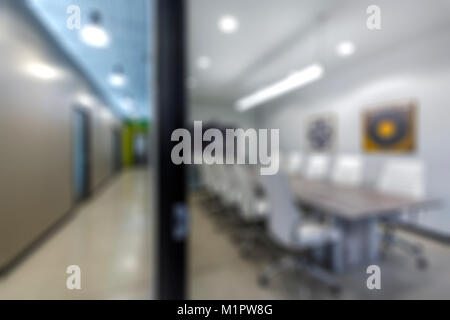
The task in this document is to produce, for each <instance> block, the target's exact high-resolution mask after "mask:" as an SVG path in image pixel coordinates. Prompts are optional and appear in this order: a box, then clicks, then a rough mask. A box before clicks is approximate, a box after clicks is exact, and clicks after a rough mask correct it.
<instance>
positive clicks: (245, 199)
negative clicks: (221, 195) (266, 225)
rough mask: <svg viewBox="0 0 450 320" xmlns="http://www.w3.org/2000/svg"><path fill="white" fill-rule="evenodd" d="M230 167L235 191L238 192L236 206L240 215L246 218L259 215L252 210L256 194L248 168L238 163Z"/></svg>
mask: <svg viewBox="0 0 450 320" xmlns="http://www.w3.org/2000/svg"><path fill="white" fill-rule="evenodd" d="M232 168H233V175H234V180H235V181H236V191H237V192H238V193H239V196H238V206H239V209H240V210H239V213H240V214H241V217H242V218H243V219H244V220H247V219H252V218H254V217H256V216H259V214H258V212H257V211H256V210H254V208H255V205H256V202H257V196H256V187H255V185H254V184H253V179H252V177H251V172H250V168H249V167H248V166H245V165H239V164H236V165H234V166H233V167H232Z"/></svg>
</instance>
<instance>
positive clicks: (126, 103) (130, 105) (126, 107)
mask: <svg viewBox="0 0 450 320" xmlns="http://www.w3.org/2000/svg"><path fill="white" fill-rule="evenodd" d="M120 105H121V107H122V110H123V111H124V112H125V113H128V114H131V113H134V112H135V111H136V110H135V108H134V100H133V98H131V97H125V98H123V99H122V101H121V104H120Z"/></svg>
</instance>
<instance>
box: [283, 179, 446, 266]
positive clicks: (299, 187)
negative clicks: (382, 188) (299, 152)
mask: <svg viewBox="0 0 450 320" xmlns="http://www.w3.org/2000/svg"><path fill="white" fill-rule="evenodd" d="M289 181H290V184H291V187H292V191H293V194H294V197H295V198H296V199H297V200H298V201H299V203H300V204H301V205H304V206H307V207H310V208H312V209H313V210H314V211H315V212H318V213H320V214H322V215H324V216H327V217H329V218H331V219H332V221H333V223H334V225H335V226H336V227H337V228H338V229H339V230H340V231H341V236H342V255H341V259H340V260H341V261H339V263H338V265H339V266H338V268H337V269H338V270H337V271H346V270H351V269H354V268H356V267H361V266H365V265H368V264H370V263H375V262H377V261H378V259H379V255H380V249H381V248H380V247H381V241H382V239H381V233H380V228H379V226H380V222H381V221H382V220H383V219H388V218H393V217H396V216H399V215H401V214H413V213H415V212H423V211H425V210H427V209H430V208H432V207H435V206H436V205H437V204H438V201H436V200H432V199H427V198H410V197H403V196H396V195H392V194H386V193H380V192H378V191H376V190H373V189H370V188H366V187H358V188H353V187H345V186H339V185H336V184H332V183H328V182H318V181H311V180H307V179H304V178H302V177H290V178H289Z"/></svg>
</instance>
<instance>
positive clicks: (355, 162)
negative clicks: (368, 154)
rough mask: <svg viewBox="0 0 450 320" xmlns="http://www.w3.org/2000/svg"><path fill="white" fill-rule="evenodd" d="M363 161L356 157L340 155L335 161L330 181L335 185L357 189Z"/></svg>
mask: <svg viewBox="0 0 450 320" xmlns="http://www.w3.org/2000/svg"><path fill="white" fill-rule="evenodd" d="M362 173H363V161H362V159H361V157H360V156H358V155H340V156H338V158H337V159H336V161H335V164H334V166H333V170H332V173H331V181H332V182H333V183H335V184H337V185H341V186H346V187H357V186H360V185H361V183H362Z"/></svg>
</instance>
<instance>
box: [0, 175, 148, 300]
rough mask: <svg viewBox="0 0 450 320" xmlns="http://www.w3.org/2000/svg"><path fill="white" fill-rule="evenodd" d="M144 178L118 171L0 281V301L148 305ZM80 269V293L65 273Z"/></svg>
mask: <svg viewBox="0 0 450 320" xmlns="http://www.w3.org/2000/svg"><path fill="white" fill-rule="evenodd" d="M149 181H150V177H149V175H148V173H147V170H143V169H142V170H130V171H124V172H123V173H122V174H120V175H119V176H117V177H115V178H114V179H113V180H111V183H110V184H108V185H106V186H105V187H104V189H102V190H100V192H99V194H97V195H96V196H95V197H94V198H93V199H92V200H90V201H89V202H87V203H85V204H83V205H82V206H81V207H80V208H79V212H77V213H76V215H74V217H73V218H72V219H71V220H70V221H68V223H66V224H65V225H64V226H63V227H62V228H61V229H60V230H58V231H57V232H56V233H55V234H54V235H53V236H52V237H51V238H50V239H47V241H45V242H44V243H43V244H42V245H41V246H40V247H38V248H37V249H36V250H35V251H33V252H32V253H31V254H30V255H29V256H27V257H26V258H25V259H24V261H23V262H21V263H20V264H19V265H17V266H16V268H14V269H13V270H12V271H11V272H10V273H8V274H7V275H6V276H4V277H2V278H0V299H148V298H150V297H151V296H150V292H151V285H150V284H151V277H152V273H153V270H152V265H151V263H150V262H151V258H152V252H151V249H152V246H150V232H149V230H150V219H149V217H150V206H149V200H148V196H149V194H151V193H150V190H149V185H150V183H149ZM69 265H79V266H80V267H81V287H82V289H81V290H68V289H67V288H66V279H67V277H68V275H67V274H66V268H67V266H69Z"/></svg>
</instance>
